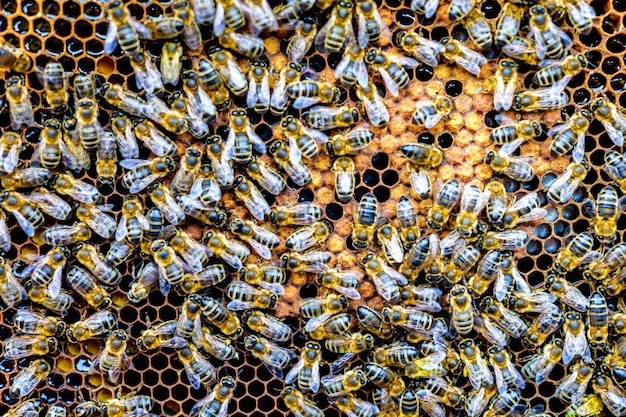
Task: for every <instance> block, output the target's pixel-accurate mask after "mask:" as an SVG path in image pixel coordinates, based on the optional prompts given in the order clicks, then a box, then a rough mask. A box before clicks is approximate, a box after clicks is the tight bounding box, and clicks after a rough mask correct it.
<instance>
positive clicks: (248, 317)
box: [243, 310, 295, 357]
mask: <svg viewBox="0 0 626 417" xmlns="http://www.w3.org/2000/svg"><path fill="white" fill-rule="evenodd" d="M243 322H244V323H245V324H246V325H247V326H248V328H250V329H251V330H253V331H255V332H257V333H259V334H261V335H263V336H264V337H267V338H268V339H271V340H273V341H276V342H286V341H287V340H289V339H291V336H292V331H291V328H290V327H289V326H288V325H287V324H285V323H283V322H282V321H280V320H279V319H277V318H276V317H274V316H271V315H269V314H265V313H262V312H260V311H256V310H246V311H245V312H244V315H243ZM294 357H295V355H294Z"/></svg>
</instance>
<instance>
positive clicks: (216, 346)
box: [201, 327, 239, 361]
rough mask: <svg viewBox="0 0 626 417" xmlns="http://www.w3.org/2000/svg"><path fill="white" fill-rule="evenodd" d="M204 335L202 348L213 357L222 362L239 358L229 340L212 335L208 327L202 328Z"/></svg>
mask: <svg viewBox="0 0 626 417" xmlns="http://www.w3.org/2000/svg"><path fill="white" fill-rule="evenodd" d="M202 335H203V340H202V346H201V347H202V349H203V350H204V351H205V352H207V353H209V354H210V355H211V356H213V357H215V358H217V359H219V360H221V361H228V360H231V359H238V358H239V353H238V352H237V351H236V350H235V347H234V346H233V345H232V344H231V341H230V340H229V339H226V338H224V337H222V336H219V335H217V334H212V333H211V331H209V329H207V328H206V327H202Z"/></svg>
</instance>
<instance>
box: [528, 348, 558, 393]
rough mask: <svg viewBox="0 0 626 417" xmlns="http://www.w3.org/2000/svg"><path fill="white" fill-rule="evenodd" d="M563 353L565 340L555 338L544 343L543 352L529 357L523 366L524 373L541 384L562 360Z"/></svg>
mask: <svg viewBox="0 0 626 417" xmlns="http://www.w3.org/2000/svg"><path fill="white" fill-rule="evenodd" d="M562 355H563V340H561V339H559V338H555V339H553V340H552V341H551V342H549V343H547V344H546V345H544V347H543V352H542V353H537V354H535V355H532V356H531V357H530V358H529V360H528V362H526V364H525V365H524V366H523V367H522V375H524V376H525V377H526V378H528V379H530V380H533V381H535V382H537V383H538V384H539V383H541V382H543V381H545V380H546V379H547V378H548V375H550V372H552V369H554V366H555V365H556V364H557V363H558V362H560V361H561V357H562Z"/></svg>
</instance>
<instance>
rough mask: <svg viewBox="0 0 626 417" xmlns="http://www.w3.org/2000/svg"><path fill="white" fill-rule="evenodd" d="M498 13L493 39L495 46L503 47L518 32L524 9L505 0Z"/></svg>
mask: <svg viewBox="0 0 626 417" xmlns="http://www.w3.org/2000/svg"><path fill="white" fill-rule="evenodd" d="M500 13H501V17H500V19H498V24H497V26H496V33H495V37H494V39H495V45H496V47H498V48H503V47H505V46H506V45H509V44H510V43H511V42H512V41H513V38H514V37H515V36H516V35H517V32H519V28H520V24H521V20H522V15H523V14H524V9H523V8H522V7H520V6H519V5H517V4H515V3H510V2H505V3H504V5H503V7H502V11H501V12H500Z"/></svg>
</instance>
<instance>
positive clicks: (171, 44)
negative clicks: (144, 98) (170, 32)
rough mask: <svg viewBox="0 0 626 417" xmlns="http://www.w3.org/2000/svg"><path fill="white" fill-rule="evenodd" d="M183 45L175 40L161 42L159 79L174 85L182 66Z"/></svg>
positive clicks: (176, 82)
mask: <svg viewBox="0 0 626 417" xmlns="http://www.w3.org/2000/svg"><path fill="white" fill-rule="evenodd" d="M182 57H183V46H182V45H181V44H180V42H178V41H177V40H173V41H167V42H164V43H163V52H162V53H161V67H160V69H161V79H162V81H163V83H165V84H171V85H176V84H178V80H179V79H180V70H181V68H182Z"/></svg>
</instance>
